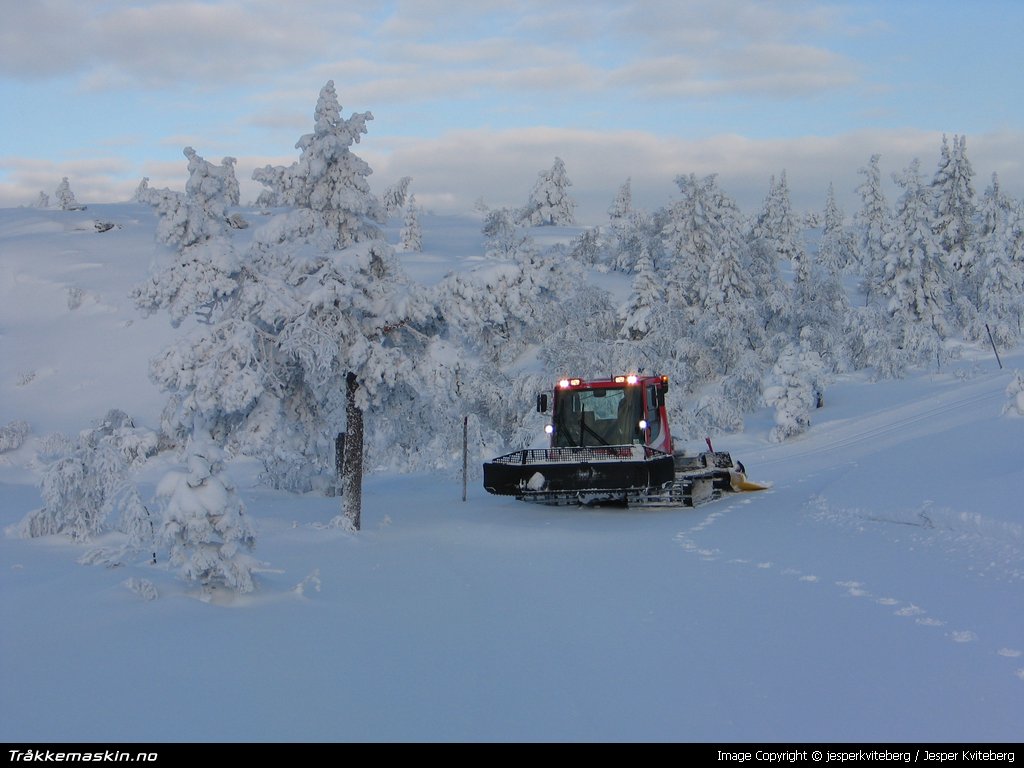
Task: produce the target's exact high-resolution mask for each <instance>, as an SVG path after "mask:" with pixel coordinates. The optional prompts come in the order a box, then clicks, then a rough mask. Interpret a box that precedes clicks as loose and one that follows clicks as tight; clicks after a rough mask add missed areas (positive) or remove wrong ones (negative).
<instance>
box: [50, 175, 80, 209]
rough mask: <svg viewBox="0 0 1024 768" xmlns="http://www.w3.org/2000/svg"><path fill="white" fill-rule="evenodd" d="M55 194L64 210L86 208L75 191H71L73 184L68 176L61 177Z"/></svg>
mask: <svg viewBox="0 0 1024 768" xmlns="http://www.w3.org/2000/svg"><path fill="white" fill-rule="evenodd" d="M54 195H55V196H56V198H57V203H58V204H59V205H60V209H61V210H62V211H80V210H82V209H84V208H85V206H84V205H82V204H81V203H79V202H78V201H77V200H76V199H75V193H74V192H72V191H71V184H70V183H69V182H68V177H67V176H65V177H64V178H63V179H61V182H60V184H58V185H57V191H56V192H55V193H54Z"/></svg>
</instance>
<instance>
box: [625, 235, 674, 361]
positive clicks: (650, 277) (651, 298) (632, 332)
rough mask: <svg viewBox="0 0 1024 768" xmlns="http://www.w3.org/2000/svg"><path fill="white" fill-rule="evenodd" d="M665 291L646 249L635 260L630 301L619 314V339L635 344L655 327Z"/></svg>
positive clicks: (663, 302)
mask: <svg viewBox="0 0 1024 768" xmlns="http://www.w3.org/2000/svg"><path fill="white" fill-rule="evenodd" d="M664 306H665V290H664V287H663V285H662V281H661V280H660V279H659V278H658V276H657V275H656V274H655V272H654V264H653V262H652V260H651V258H650V256H649V255H648V253H647V250H646V249H643V250H641V251H640V255H639V257H638V258H637V260H636V275H635V276H634V277H633V290H632V293H630V296H629V300H628V301H627V302H626V304H624V305H623V306H622V308H621V309H620V310H619V312H620V316H621V318H622V329H621V331H620V335H621V337H622V338H625V339H631V340H633V341H637V340H639V339H642V338H644V337H645V336H647V334H649V333H651V332H652V331H654V330H655V329H656V328H657V327H658V323H659V320H660V315H661V313H662V312H663V311H664Z"/></svg>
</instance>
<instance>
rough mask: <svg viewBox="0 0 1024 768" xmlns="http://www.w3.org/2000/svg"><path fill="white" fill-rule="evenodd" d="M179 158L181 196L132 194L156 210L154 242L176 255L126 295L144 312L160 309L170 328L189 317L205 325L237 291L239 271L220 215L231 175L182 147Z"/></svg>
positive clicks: (146, 192)
mask: <svg viewBox="0 0 1024 768" xmlns="http://www.w3.org/2000/svg"><path fill="white" fill-rule="evenodd" d="M183 154H184V155H185V157H186V158H187V159H188V172H189V178H188V182H187V183H186V185H185V193H184V194H181V193H178V192H172V191H171V190H151V189H148V188H147V190H142V189H141V187H140V190H139V191H137V194H139V193H140V192H141V193H143V194H144V195H145V197H146V201H147V202H149V203H150V204H152V205H154V206H155V207H156V210H157V216H158V220H157V239H158V241H159V242H162V243H164V244H166V245H168V246H170V247H172V248H175V249H177V251H178V253H177V254H176V255H175V256H174V257H173V258H171V259H168V260H167V261H168V263H167V264H166V266H165V267H164V268H163V269H161V270H159V271H157V272H156V273H154V274H153V275H152V276H151V277H150V278H149V279H148V280H146V281H145V282H143V283H142V284H141V285H138V286H136V287H135V288H134V289H133V291H132V298H133V299H134V300H135V303H136V304H137V305H138V306H139V308H140V309H142V311H143V312H144V313H151V312H154V311H156V310H158V309H165V310H167V311H168V312H169V313H170V315H171V322H172V324H173V325H174V326H175V327H177V326H179V325H180V324H181V323H182V321H183V320H184V319H185V318H187V317H190V316H192V315H199V316H201V317H202V319H204V320H205V321H207V322H210V320H211V317H212V315H213V313H214V311H215V310H216V309H217V308H218V306H220V305H221V304H222V303H223V302H224V301H226V300H227V298H228V297H229V296H231V295H232V294H234V293H235V292H236V291H237V290H238V286H239V283H238V280H239V273H240V272H241V271H242V265H241V263H240V261H239V259H238V257H237V254H236V253H235V250H234V247H233V246H232V244H231V241H230V238H229V237H228V226H227V216H226V212H227V206H228V200H229V198H230V197H231V195H232V194H233V185H232V183H231V180H232V179H233V178H234V173H233V172H231V173H228V172H227V171H228V170H230V166H220V167H218V166H215V165H213V164H211V163H209V162H208V161H206V160H204V159H203V158H202V157H201V156H200V155H199V154H198V153H197V152H196V151H195V150H194V149H193V148H192V147H185V149H184V150H183ZM236 185H237V182H236Z"/></svg>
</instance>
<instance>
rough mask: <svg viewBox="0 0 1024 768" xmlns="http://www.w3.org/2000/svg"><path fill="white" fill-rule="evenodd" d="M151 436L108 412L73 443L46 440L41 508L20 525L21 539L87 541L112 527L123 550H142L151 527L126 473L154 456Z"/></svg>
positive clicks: (118, 413) (55, 438) (122, 416)
mask: <svg viewBox="0 0 1024 768" xmlns="http://www.w3.org/2000/svg"><path fill="white" fill-rule="evenodd" d="M156 443H157V437H156V434H155V433H153V432H152V431H151V430H145V429H137V428H135V427H134V425H133V424H132V422H131V419H130V418H129V417H128V416H127V414H125V413H124V412H123V411H118V410H112V411H110V412H109V413H108V414H107V415H106V417H104V419H103V420H102V421H101V422H100V423H99V424H98V425H97V426H96V427H94V428H92V429H88V430H85V431H83V432H82V433H81V434H80V435H79V436H78V437H77V438H71V437H67V436H63V437H60V436H51V437H49V438H47V440H45V441H44V443H43V445H42V446H41V451H40V458H41V459H43V460H44V461H45V460H49V463H48V465H47V467H46V469H45V470H44V471H43V475H42V479H41V481H40V494H41V495H42V499H43V506H42V507H41V508H40V509H37V510H34V511H32V512H30V513H29V514H28V515H27V516H26V517H25V518H24V519H23V520H22V522H21V524H20V532H21V534H22V535H23V536H25V537H28V538H32V537H36V536H50V535H55V534H63V535H67V536H70V537H71V538H72V539H74V540H75V541H88V540H89V539H91V538H92V537H93V536H95V535H97V534H99V533H101V532H103V531H106V530H107V529H108V526H107V521H108V519H109V518H110V517H111V516H114V518H115V527H116V528H117V529H118V530H120V531H122V532H123V533H125V534H126V535H127V536H128V541H127V544H126V546H127V547H129V548H132V549H140V548H147V547H148V546H149V544H150V543H151V541H152V536H153V526H152V521H151V520H150V518H149V512H148V510H147V509H146V507H145V505H144V504H143V503H142V501H141V500H140V498H139V495H138V491H137V490H136V488H135V486H134V485H133V484H132V482H131V467H132V465H134V464H138V463H140V462H141V461H143V460H145V458H147V457H149V456H151V455H152V454H153V453H154V452H155V451H156Z"/></svg>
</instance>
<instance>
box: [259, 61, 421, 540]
mask: <svg viewBox="0 0 1024 768" xmlns="http://www.w3.org/2000/svg"><path fill="white" fill-rule="evenodd" d="M372 117H373V116H372V115H371V114H370V113H368V112H366V113H361V114H359V113H357V114H353V116H352V117H350V118H347V119H346V118H343V117H342V116H341V106H340V105H339V103H338V99H337V94H336V93H335V90H334V83H333V81H328V82H327V84H326V85H325V86H324V87H323V88H322V89H321V91H320V96H319V99H318V101H317V105H316V109H315V111H314V127H313V132H312V133H310V134H306V135H304V136H303V137H301V138H300V139H299V141H298V142H297V143H296V147H297V148H298V149H300V150H301V155H300V157H299V159H298V161H296V162H295V163H293V164H292V166H290V167H289V168H287V169H284V170H283V171H281V172H278V171H272V172H269V173H265V172H261V171H257V172H255V173H254V174H253V177H254V178H255V179H257V180H259V181H263V182H264V183H267V182H268V181H269V182H270V183H271V184H273V185H275V186H274V192H275V193H276V195H277V197H278V198H279V199H281V200H283V201H285V202H286V203H287V204H288V205H292V206H294V207H295V209H296V210H295V212H294V213H292V214H286V215H287V216H289V220H291V221H295V220H298V221H300V222H312V224H313V227H312V230H311V231H310V232H309V234H308V236H307V237H306V238H305V239H306V242H307V244H308V246H309V247H308V248H306V249H305V250H304V251H296V252H295V254H294V260H293V264H294V268H293V276H292V277H291V278H290V282H291V283H292V284H293V285H295V287H296V290H297V292H298V297H297V300H298V302H299V305H300V307H301V310H300V312H298V313H297V314H296V315H294V316H293V317H291V318H289V319H288V321H287V322H286V323H285V324H284V326H283V327H282V329H281V332H280V335H279V336H278V339H277V345H278V347H277V348H278V349H279V351H280V353H281V354H282V355H283V356H284V358H285V360H286V362H287V364H288V365H290V366H291V367H292V370H293V373H294V375H296V376H297V377H298V378H299V379H300V380H301V382H302V383H303V385H304V386H305V387H306V388H307V391H308V395H309V397H311V398H312V401H313V403H314V405H315V410H320V411H322V412H324V415H325V416H326V415H327V414H329V413H331V412H332V411H333V410H334V409H335V403H336V398H337V396H338V393H344V412H345V417H344V418H345V424H346V433H345V435H346V436H345V446H344V454H345V456H344V481H343V484H342V485H343V497H344V510H343V515H342V521H343V522H344V524H346V525H347V526H349V527H350V528H351V529H353V530H359V528H360V525H361V507H362V465H363V449H364V444H363V443H364V436H363V423H364V422H363V416H364V414H365V413H366V412H367V410H368V409H370V408H374V409H385V410H386V409H387V408H388V407H389V406H391V405H394V406H395V407H397V401H396V402H392V401H391V399H390V398H392V397H394V396H395V392H396V390H397V389H398V388H399V387H398V385H399V383H400V382H399V379H400V378H401V377H402V376H403V375H405V374H407V373H408V372H409V371H410V370H412V358H413V357H414V355H415V354H416V352H417V351H419V350H421V349H422V346H423V344H422V342H423V337H422V336H421V335H420V334H418V333H417V332H416V330H415V326H416V325H417V323H419V322H426V320H427V318H428V315H429V309H430V308H429V306H428V304H427V303H426V301H425V300H424V299H423V297H422V296H421V295H420V294H419V293H418V292H417V291H416V290H415V289H414V288H413V287H412V286H411V284H410V283H409V281H408V280H407V279H406V277H405V276H404V274H403V273H402V272H401V270H400V267H399V265H398V262H397V260H396V259H395V257H394V252H393V249H392V247H391V246H390V245H389V244H388V243H387V242H386V241H385V239H384V235H383V232H382V230H381V228H380V224H382V223H384V221H385V220H386V211H385V207H384V206H383V205H382V204H381V203H380V201H378V200H377V198H376V197H374V195H373V194H372V193H371V192H370V187H369V183H368V181H367V177H368V176H369V175H370V174H371V173H372V170H371V169H370V167H369V166H368V165H367V164H366V163H365V162H364V161H363V160H362V159H361V158H359V157H358V156H356V155H355V154H354V153H353V152H352V151H351V149H350V147H351V145H352V144H353V143H356V142H358V141H359V137H360V135H361V134H363V133H365V132H366V123H367V121H368V120H371V119H372ZM265 170H266V169H265ZM413 389H414V388H413ZM406 394H408V392H406ZM329 423H331V422H330V421H327V422H326V423H325V424H323V425H321V426H320V427H319V430H324V429H325V428H326V425H327V424H329ZM334 423H339V422H334Z"/></svg>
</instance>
